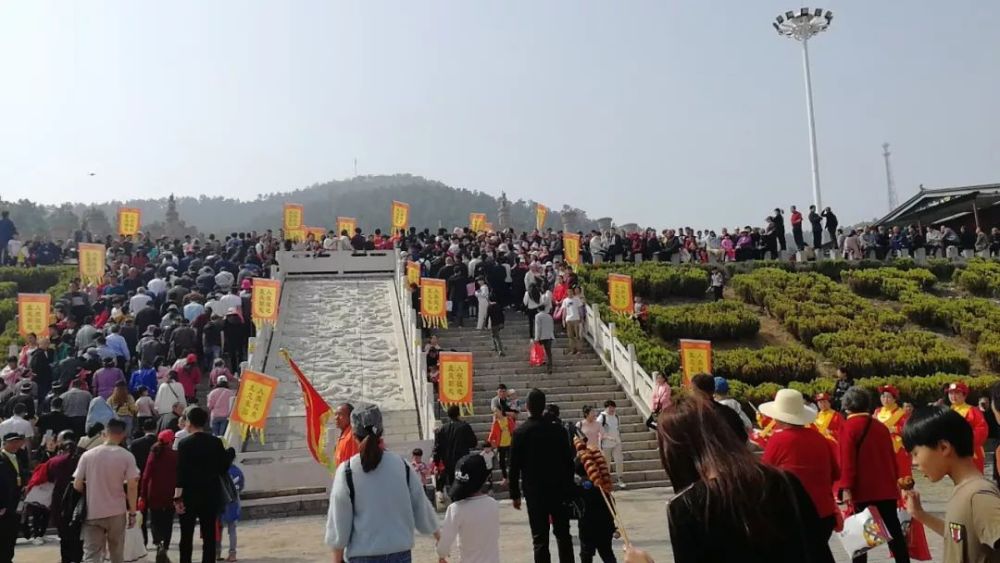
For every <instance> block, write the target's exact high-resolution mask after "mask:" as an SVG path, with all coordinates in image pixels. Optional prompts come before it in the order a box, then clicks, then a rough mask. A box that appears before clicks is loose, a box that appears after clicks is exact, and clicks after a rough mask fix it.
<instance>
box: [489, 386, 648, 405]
mask: <svg viewBox="0 0 1000 563" xmlns="http://www.w3.org/2000/svg"><path fill="white" fill-rule="evenodd" d="M539 389H541V390H543V391H545V399H546V401H548V402H550V403H556V404H559V403H564V402H567V401H595V400H598V399H600V401H601V404H602V405H603V404H604V401H606V400H608V399H612V400H614V401H615V403H616V404H617V405H618V406H619V407H622V406H625V403H628V402H629V398H628V395H626V394H625V392H624V391H575V392H569V393H552V392H550V391H549V388H548V387H547V386H545V385H544V383H542V386H541V387H539ZM495 396H496V392H495V391H494V392H493V393H491V394H490V395H486V394H485V392H483V393H482V394H479V393H476V394H474V399H473V401H474V403H473V404H476V405H481V404H485V405H489V404H490V401H491V400H493V397H495ZM518 396H519V398H520V392H518Z"/></svg>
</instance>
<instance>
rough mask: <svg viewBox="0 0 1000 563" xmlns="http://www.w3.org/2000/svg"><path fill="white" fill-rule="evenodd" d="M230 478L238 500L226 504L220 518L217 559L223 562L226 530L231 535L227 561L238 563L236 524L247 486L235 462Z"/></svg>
mask: <svg viewBox="0 0 1000 563" xmlns="http://www.w3.org/2000/svg"><path fill="white" fill-rule="evenodd" d="M229 449H230V450H231V451H230V453H231V454H232V455H234V456H235V455H236V452H235V451H234V450H233V448H229ZM229 478H230V479H232V480H233V486H234V487H235V489H236V499H235V500H233V502H230V503H228V504H226V508H225V510H223V511H222V514H221V515H220V516H219V527H220V529H219V534H218V538H219V541H217V542H216V543H215V545H216V546H217V547H216V550H217V551H216V556H217V557H216V559H218V560H219V561H222V541H221V540H222V529H225V530H226V534H228V535H229V556H228V557H226V561H236V523H237V522H239V521H240V493H242V492H243V488H244V487H245V486H246V482H245V479H244V477H243V471H241V470H240V468H239V466H238V465H236V463H235V462H234V463H233V464H232V465H230V466H229Z"/></svg>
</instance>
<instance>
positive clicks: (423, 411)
mask: <svg viewBox="0 0 1000 563" xmlns="http://www.w3.org/2000/svg"><path fill="white" fill-rule="evenodd" d="M396 297H397V303H398V304H399V313H400V315H401V317H402V322H403V337H404V339H405V340H406V355H407V365H408V366H409V368H410V382H411V383H412V384H413V394H414V398H415V399H416V403H417V422H418V424H419V425H420V437H421V439H424V440H433V439H434V423H435V416H434V401H435V400H436V397H435V396H434V386H433V385H431V384H430V383H429V382H428V381H427V354H425V353H424V343H423V335H422V334H421V331H420V316H419V315H418V313H417V311H414V310H413V305H412V301H411V297H410V289H409V282H408V281H407V279H406V259H405V258H400V259H399V260H397V261H396Z"/></svg>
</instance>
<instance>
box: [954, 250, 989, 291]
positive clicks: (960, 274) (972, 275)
mask: <svg viewBox="0 0 1000 563" xmlns="http://www.w3.org/2000/svg"><path fill="white" fill-rule="evenodd" d="M954 280H955V283H957V284H958V285H959V286H961V287H962V288H964V289H965V290H966V291H968V292H969V293H972V294H975V295H982V296H994V297H997V296H1000V262H994V261H992V260H985V259H982V258H973V259H971V260H969V261H968V262H967V263H966V265H965V268H963V269H961V270H958V271H956V272H955V275H954Z"/></svg>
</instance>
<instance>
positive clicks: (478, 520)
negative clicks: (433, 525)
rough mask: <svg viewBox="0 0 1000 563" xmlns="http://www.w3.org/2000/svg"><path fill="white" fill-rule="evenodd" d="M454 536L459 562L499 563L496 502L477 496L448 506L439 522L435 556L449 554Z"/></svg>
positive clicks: (498, 509) (498, 519)
mask: <svg viewBox="0 0 1000 563" xmlns="http://www.w3.org/2000/svg"><path fill="white" fill-rule="evenodd" d="M456 538H458V553H459V559H458V560H459V561H461V562H462V563H500V505H499V504H497V501H496V500H494V499H493V497H489V496H486V495H480V496H477V497H470V498H467V499H463V500H460V501H458V502H454V503H452V504H450V505H448V510H447V512H445V514H444V522H442V523H441V540H440V541H438V544H437V552H438V557H442V558H446V557H449V556H450V554H451V545H452V544H453V543H454V542H455V539H456Z"/></svg>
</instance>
